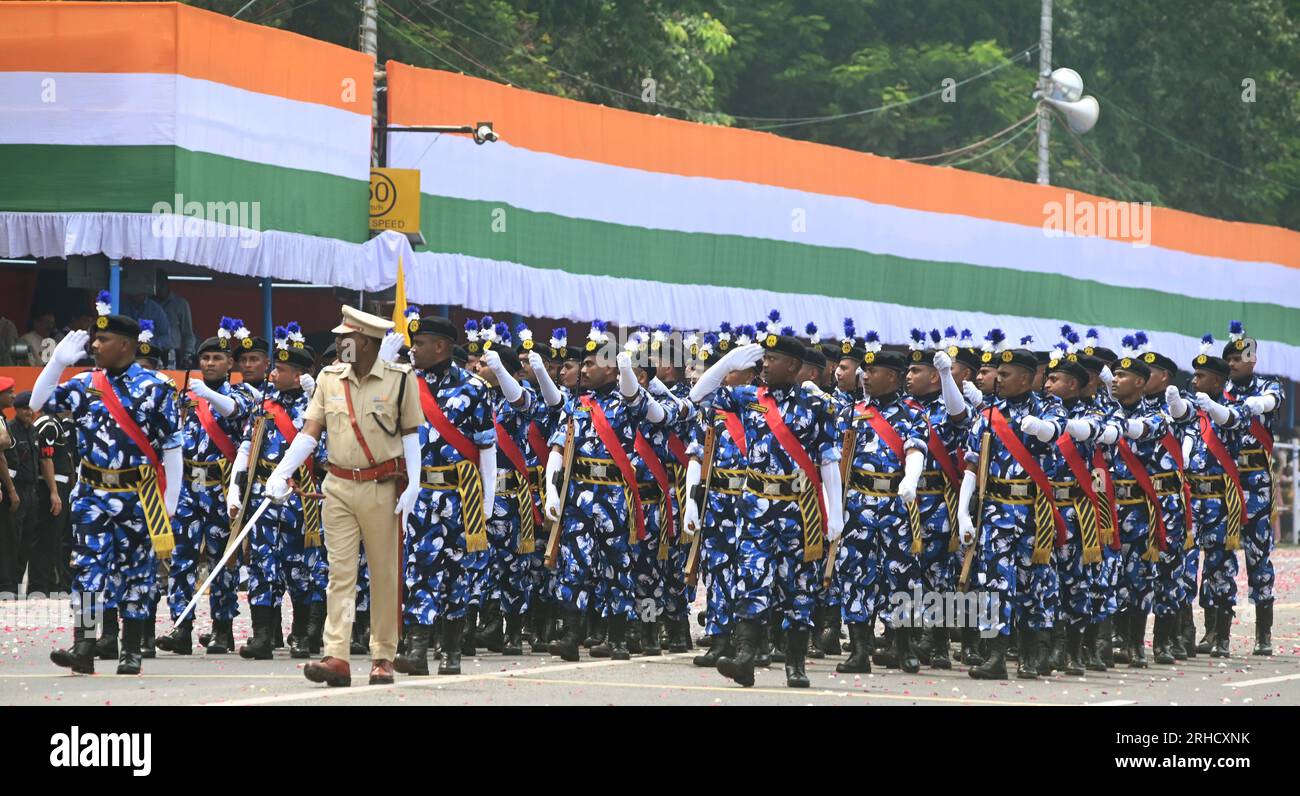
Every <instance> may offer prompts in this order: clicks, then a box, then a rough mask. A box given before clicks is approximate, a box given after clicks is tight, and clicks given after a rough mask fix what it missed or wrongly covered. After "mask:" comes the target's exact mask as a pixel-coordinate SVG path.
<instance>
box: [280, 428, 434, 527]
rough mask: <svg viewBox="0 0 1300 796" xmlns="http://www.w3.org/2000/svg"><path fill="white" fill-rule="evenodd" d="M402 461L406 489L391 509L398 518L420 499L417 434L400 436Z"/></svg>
mask: <svg viewBox="0 0 1300 796" xmlns="http://www.w3.org/2000/svg"><path fill="white" fill-rule="evenodd" d="M298 436H300V437H301V436H302V435H301V434H299V435H298ZM294 441H295V442H296V441H297V440H294ZM402 461H403V462H404V463H405V464H406V489H403V490H402V494H400V495H398V496H397V507H396V508H394V509H393V514H396V515H397V516H399V517H401V516H404V515H407V514H410V513H411V511H412V509H414V508H415V501H416V499H417V498H419V497H420V467H421V465H423V464H424V461H423V458H422V457H421V450H420V435H419V434H418V433H415V434H405V435H403V436H402Z"/></svg>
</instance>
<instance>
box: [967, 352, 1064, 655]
mask: <svg viewBox="0 0 1300 796" xmlns="http://www.w3.org/2000/svg"><path fill="white" fill-rule="evenodd" d="M997 331H998V330H994V332H997ZM990 334H993V333H992V332H991V333H990ZM994 336H995V337H997V336H1000V333H999V334H998V335H994ZM985 357H987V361H988V363H989V364H992V363H993V362H996V363H997V366H998V367H997V371H998V375H997V384H996V390H997V397H995V398H992V399H988V398H987V397H986V398H985V400H986V401H988V402H989V403H988V406H987V407H986V408H985V409H984V410H983V411H982V412H981V413H980V414H979V416H978V417H977V418H976V420H975V423H974V424H973V425H972V427H971V433H970V440H969V442H968V444H967V446H966V463H967V465H969V466H968V467H967V470H966V473H965V475H964V476H963V477H962V489H961V494H960V495H959V497H958V500H959V512H958V522H959V523H960V530H961V535H962V544H963V545H965V544H969V543H970V542H972V541H974V537H975V535H976V527H975V524H974V522H973V521H972V520H971V516H970V499H971V497H972V496H974V494H975V489H976V483H977V473H976V470H977V468H978V467H979V461H980V452H981V447H982V444H983V440H982V438H983V435H984V432H985V430H990V431H991V432H992V433H991V435H990V443H989V444H990V456H989V481H988V491H987V495H986V497H985V500H984V510H983V515H982V516H981V517H980V518H979V529H978V533H979V555H978V558H979V572H978V578H979V581H980V585H981V588H982V590H985V591H986V592H991V594H988V595H987V596H986V597H985V599H988V598H989V597H993V598H996V599H997V600H998V604H997V609H998V616H997V618H996V619H993V620H992V621H991V623H990V622H985V620H984V619H983V616H986V615H987V612H981V614H982V618H981V628H980V629H981V630H982V631H985V632H987V631H990V630H994V631H996V632H997V636H996V637H994V638H993V639H992V640H991V641H990V643H989V656H988V659H987V660H986V661H984V663H983V664H981V665H979V666H976V667H973V668H971V669H970V671H969V674H970V676H971V677H974V678H976V679H991V680H1001V679H1005V678H1006V676H1007V670H1006V651H1007V646H1008V643H1009V639H1010V634H1011V627H1012V624H1013V622H1016V623H1018V624H1019V629H1020V662H1019V663H1020V665H1019V670H1018V671H1017V676H1018V677H1021V678H1025V679H1032V678H1036V677H1037V676H1038V664H1039V661H1038V650H1039V648H1040V647H1041V646H1042V645H1043V644H1044V642H1045V641H1046V640H1047V638H1048V636H1049V633H1050V630H1051V627H1052V624H1053V619H1054V616H1055V613H1056V610H1057V605H1058V603H1059V597H1060V595H1059V593H1058V585H1057V579H1056V570H1055V568H1054V567H1052V565H1051V562H1052V550H1053V546H1054V544H1055V542H1056V540H1055V539H1054V537H1057V536H1059V533H1060V530H1061V529H1060V527H1059V525H1060V518H1059V515H1058V514H1057V510H1056V508H1055V505H1054V504H1053V502H1052V494H1051V486H1050V484H1045V485H1044V484H1043V482H1044V481H1045V480H1046V479H1047V478H1049V477H1050V473H1052V472H1054V471H1055V467H1056V446H1055V442H1056V439H1057V438H1058V437H1059V436H1060V435H1061V434H1063V433H1064V432H1065V413H1064V411H1063V410H1062V409H1061V405H1060V403H1059V402H1056V401H1048V400H1044V399H1043V398H1042V397H1041V396H1040V395H1038V394H1037V393H1035V392H1033V391H1032V390H1031V389H1030V386H1031V383H1032V380H1033V378H1034V375H1035V372H1036V371H1037V368H1038V358H1037V357H1036V356H1035V355H1034V353H1033V352H1032V351H1029V350H1027V349H1023V348H1016V349H1011V350H1003V351H1000V352H990V351H986V352H985V353H984V354H983V355H981V358H982V359H983V358H985Z"/></svg>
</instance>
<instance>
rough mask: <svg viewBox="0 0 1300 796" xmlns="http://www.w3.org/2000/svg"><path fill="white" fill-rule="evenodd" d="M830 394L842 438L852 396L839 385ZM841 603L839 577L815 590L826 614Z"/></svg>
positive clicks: (839, 436) (837, 608)
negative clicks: (826, 585)
mask: <svg viewBox="0 0 1300 796" xmlns="http://www.w3.org/2000/svg"><path fill="white" fill-rule="evenodd" d="M830 396H831V404H832V408H831V411H832V413H833V414H834V415H835V434H836V439H840V440H842V439H844V431H845V428H846V427H847V421H846V420H845V419H844V418H845V417H846V415H847V413H848V411H849V409H851V408H852V406H853V403H854V398H853V395H852V394H851V393H849V392H846V391H845V390H841V389H840V388H839V387H836V388H835V389H834V390H832V391H831V393H830ZM842 603H843V600H842V599H841V596H840V582H839V578H831V585H830V587H829V588H823V589H822V590H821V591H819V592H817V604H818V605H819V606H821V607H822V608H824V609H825V610H826V611H827V613H828V615H830V614H831V612H834V613H835V614H838V613H839V612H840V606H841V604H842Z"/></svg>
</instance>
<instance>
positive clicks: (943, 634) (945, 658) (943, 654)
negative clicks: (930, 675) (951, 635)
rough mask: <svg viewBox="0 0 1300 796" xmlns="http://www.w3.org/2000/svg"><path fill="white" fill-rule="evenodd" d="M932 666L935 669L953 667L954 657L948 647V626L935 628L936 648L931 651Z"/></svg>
mask: <svg viewBox="0 0 1300 796" xmlns="http://www.w3.org/2000/svg"><path fill="white" fill-rule="evenodd" d="M930 666H931V667H933V668H935V669H951V668H952V657H951V655H950V651H949V649H948V628H946V627H936V628H934V650H933V651H932V652H931V653H930Z"/></svg>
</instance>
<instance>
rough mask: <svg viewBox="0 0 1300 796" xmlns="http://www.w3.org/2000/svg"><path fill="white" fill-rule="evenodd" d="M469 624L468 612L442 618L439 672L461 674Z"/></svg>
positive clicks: (576, 656) (575, 657)
mask: <svg viewBox="0 0 1300 796" xmlns="http://www.w3.org/2000/svg"><path fill="white" fill-rule="evenodd" d="M468 624H469V616H468V614H467V615H466V616H462V617H461V618H460V619H443V620H442V660H441V661H439V662H438V674H460V656H461V649H463V648H464V645H465V640H464V638H462V636H464V635H465V628H466V626H467V625H468ZM575 634H576V628H575ZM577 659H578V653H577V651H576V650H575V651H574V653H573V660H575V661H576V660H577Z"/></svg>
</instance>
